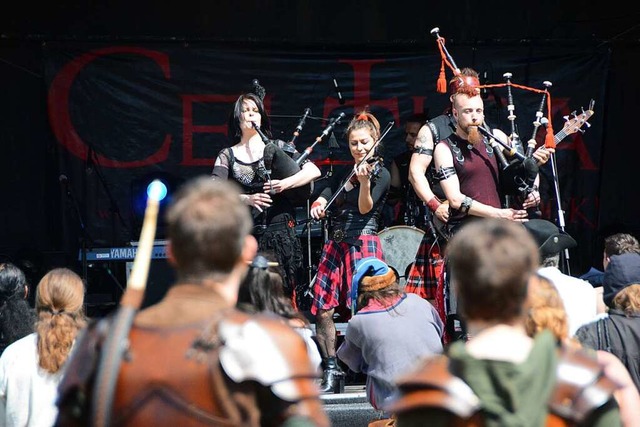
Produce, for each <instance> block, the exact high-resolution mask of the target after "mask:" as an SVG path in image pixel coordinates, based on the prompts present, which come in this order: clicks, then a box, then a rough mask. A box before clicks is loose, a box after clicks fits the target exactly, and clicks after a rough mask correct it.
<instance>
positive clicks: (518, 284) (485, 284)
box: [447, 219, 538, 322]
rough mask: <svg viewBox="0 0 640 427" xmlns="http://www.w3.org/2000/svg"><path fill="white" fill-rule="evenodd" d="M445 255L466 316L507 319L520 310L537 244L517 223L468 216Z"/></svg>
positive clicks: (535, 267)
mask: <svg viewBox="0 0 640 427" xmlns="http://www.w3.org/2000/svg"><path fill="white" fill-rule="evenodd" d="M447 255H448V258H449V261H450V266H451V280H452V282H453V284H454V287H455V289H456V290H457V294H458V301H459V303H460V305H461V308H462V312H463V314H464V316H465V318H466V319H467V320H483V321H499V322H510V321H512V320H514V319H516V318H518V317H520V316H521V315H522V314H523V310H524V309H523V307H524V304H525V301H526V298H527V283H528V280H529V277H530V276H531V274H532V273H533V272H534V271H535V270H536V269H537V267H538V249H537V247H536V244H535V242H534V241H533V239H532V238H531V236H530V235H529V234H528V233H527V231H526V230H525V229H524V227H522V225H521V224H519V223H516V222H512V221H508V220H501V219H478V220H475V221H472V222H470V223H469V224H467V225H465V226H464V227H462V228H461V229H460V231H459V232H457V233H456V234H455V235H454V236H453V237H452V238H451V240H450V242H449V243H448V244H447Z"/></svg>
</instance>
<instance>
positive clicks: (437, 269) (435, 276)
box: [404, 233, 444, 299]
mask: <svg viewBox="0 0 640 427" xmlns="http://www.w3.org/2000/svg"><path fill="white" fill-rule="evenodd" d="M443 252H444V246H443V245H440V244H439V243H438V242H436V241H434V238H433V236H431V235H429V234H428V233H425V234H424V236H422V241H421V242H420V246H419V247H418V252H417V253H416V259H415V261H414V262H413V265H412V266H411V270H409V277H408V278H407V284H406V285H405V288H404V289H405V291H406V292H410V293H413V294H418V295H420V296H421V297H422V298H425V299H436V295H437V287H438V282H439V281H440V280H442V273H443V267H444V254H443Z"/></svg>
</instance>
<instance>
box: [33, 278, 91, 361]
mask: <svg viewBox="0 0 640 427" xmlns="http://www.w3.org/2000/svg"><path fill="white" fill-rule="evenodd" d="M83 304H84V283H83V281H82V279H81V278H80V276H78V275H77V274H76V273H74V272H73V271H71V270H69V269H67V268H55V269H53V270H51V271H49V272H48V273H47V274H45V275H44V277H42V279H41V280H40V283H38V287H37V289H36V311H37V313H38V321H37V326H36V331H37V333H38V354H39V356H40V359H39V363H40V366H41V367H42V368H43V369H45V370H46V371H48V372H52V373H54V372H57V371H58V370H59V369H60V368H61V367H62V365H63V364H64V362H65V361H66V359H67V356H68V355H69V352H70V351H71V347H72V345H73V341H74V340H75V338H76V335H77V333H78V331H79V330H80V329H81V328H83V327H84V326H85V325H86V318H85V315H84V308H83Z"/></svg>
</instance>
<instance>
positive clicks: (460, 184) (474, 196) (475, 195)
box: [433, 86, 536, 341]
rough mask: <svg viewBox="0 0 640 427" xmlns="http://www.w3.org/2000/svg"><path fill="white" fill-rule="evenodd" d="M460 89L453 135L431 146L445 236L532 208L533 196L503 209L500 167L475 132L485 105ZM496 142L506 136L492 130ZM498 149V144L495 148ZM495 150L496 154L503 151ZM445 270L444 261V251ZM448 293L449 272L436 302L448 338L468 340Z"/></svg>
mask: <svg viewBox="0 0 640 427" xmlns="http://www.w3.org/2000/svg"><path fill="white" fill-rule="evenodd" d="M466 88H467V89H468V90H465V87H461V88H459V89H458V91H457V92H456V93H455V94H453V95H452V114H453V118H454V119H455V122H456V129H455V132H454V133H452V134H451V135H450V136H448V137H447V138H445V139H442V140H441V141H440V142H438V143H437V144H436V146H435V149H434V153H433V159H434V163H435V168H436V179H437V180H439V182H440V185H441V187H442V190H443V192H444V194H445V196H446V198H447V201H448V202H449V221H448V222H447V224H446V233H447V234H449V235H452V234H454V233H456V232H457V231H458V230H459V229H460V228H461V227H463V226H464V225H465V224H467V223H468V222H469V221H470V220H471V219H472V218H482V217H485V218H487V217H488V218H503V219H509V220H512V221H526V220H527V215H528V214H527V211H526V208H527V207H529V206H534V205H535V203H536V202H535V200H534V199H533V195H532V196H531V198H528V199H527V200H525V203H524V204H523V209H512V208H503V207H502V206H503V197H502V194H501V191H500V167H501V165H500V164H499V161H498V159H497V153H496V152H495V151H494V147H493V146H492V145H491V141H489V140H488V139H487V138H486V137H485V136H484V135H483V134H482V133H481V132H480V131H479V130H478V127H479V126H482V125H483V123H484V102H483V101H482V97H481V96H480V94H479V91H478V90H477V88H475V87H473V86H466ZM492 133H493V135H494V136H495V137H496V138H499V139H500V140H501V141H504V142H505V144H508V138H507V135H505V133H504V132H502V131H500V130H498V129H494V130H493V131H492ZM494 145H496V144H494ZM501 149H502V148H501V147H500V146H497V147H496V148H495V150H501ZM444 268H445V271H447V270H448V262H447V256H446V251H445V267H444ZM454 295H455V292H454V290H453V289H450V286H449V280H448V274H446V273H445V280H444V283H442V282H439V283H438V289H437V290H436V299H437V300H443V301H444V312H445V315H446V337H445V338H446V340H445V341H450V340H458V339H466V338H467V334H466V328H465V326H464V322H463V319H462V318H461V317H460V316H459V315H458V313H459V312H460V311H459V307H458V306H457V302H456V299H455V297H454Z"/></svg>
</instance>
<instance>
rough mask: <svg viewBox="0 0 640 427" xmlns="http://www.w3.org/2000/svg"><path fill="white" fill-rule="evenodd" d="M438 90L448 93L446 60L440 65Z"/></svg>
mask: <svg viewBox="0 0 640 427" xmlns="http://www.w3.org/2000/svg"><path fill="white" fill-rule="evenodd" d="M436 91H437V92H438V93H447V76H446V75H445V73H444V61H443V62H442V65H441V66H440V75H439V76H438V82H437V84H436Z"/></svg>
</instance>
